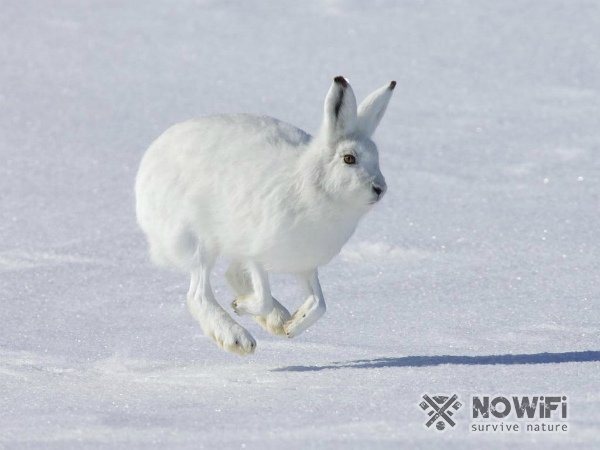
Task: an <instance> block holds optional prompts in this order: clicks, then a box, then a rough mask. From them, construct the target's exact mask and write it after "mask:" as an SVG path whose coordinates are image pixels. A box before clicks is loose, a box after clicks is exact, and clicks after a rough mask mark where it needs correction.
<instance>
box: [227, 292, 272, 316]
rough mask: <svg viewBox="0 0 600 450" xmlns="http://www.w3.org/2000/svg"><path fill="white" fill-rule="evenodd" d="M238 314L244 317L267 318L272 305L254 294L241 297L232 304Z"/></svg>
mask: <svg viewBox="0 0 600 450" xmlns="http://www.w3.org/2000/svg"><path fill="white" fill-rule="evenodd" d="M231 307H232V308H233V310H234V311H235V313H236V314H238V315H240V316H242V315H244V314H249V315H251V316H266V315H267V314H269V312H270V310H271V305H270V304H268V303H267V302H266V301H264V300H263V299H261V298H258V297H257V296H256V295H254V294H247V295H240V296H238V297H236V299H235V300H234V301H233V302H232V303H231Z"/></svg>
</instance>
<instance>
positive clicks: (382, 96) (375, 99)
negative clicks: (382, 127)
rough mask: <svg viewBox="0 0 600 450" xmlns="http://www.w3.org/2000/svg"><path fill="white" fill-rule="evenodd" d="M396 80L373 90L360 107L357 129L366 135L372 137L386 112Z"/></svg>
mask: <svg viewBox="0 0 600 450" xmlns="http://www.w3.org/2000/svg"><path fill="white" fill-rule="evenodd" d="M395 87H396V82H395V81H392V82H390V83H388V84H386V85H385V86H383V87H380V88H379V89H377V90H376V91H374V92H372V93H371V94H370V95H369V96H368V97H367V98H365V99H364V100H363V102H362V103H361V104H360V106H359V107H358V117H357V119H356V128H357V131H358V132H359V133H360V134H362V135H363V136H366V137H371V136H372V135H373V133H374V132H375V129H376V128H377V125H379V121H380V120H381V118H382V117H383V114H384V113H385V109H386V108H387V105H388V103H389V101H390V98H392V93H393V92H394V88H395Z"/></svg>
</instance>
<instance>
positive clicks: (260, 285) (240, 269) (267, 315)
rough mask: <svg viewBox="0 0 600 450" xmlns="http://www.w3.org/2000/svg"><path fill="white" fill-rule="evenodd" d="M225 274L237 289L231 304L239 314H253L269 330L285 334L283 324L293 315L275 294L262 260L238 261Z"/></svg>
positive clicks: (233, 287) (230, 283) (273, 332)
mask: <svg viewBox="0 0 600 450" xmlns="http://www.w3.org/2000/svg"><path fill="white" fill-rule="evenodd" d="M225 278H226V279H227V281H228V283H229V285H230V286H231V288H232V289H233V291H234V292H235V295H236V299H235V300H234V301H233V303H232V304H231V306H232V307H233V309H234V310H235V312H236V313H237V314H250V315H252V317H253V318H254V320H255V321H256V322H257V323H258V324H259V325H260V326H261V327H263V328H264V329H265V330H267V331H268V332H269V333H271V334H275V335H279V336H285V331H284V330H283V324H284V323H285V322H286V321H287V320H289V319H290V317H291V315H290V313H289V312H288V310H287V309H286V308H285V307H284V306H283V305H282V304H281V303H279V302H278V301H277V300H276V299H275V298H273V296H272V295H271V287H270V285H269V277H268V274H267V272H266V271H265V270H264V269H263V268H262V267H261V266H260V265H259V264H256V263H248V264H246V268H244V266H243V265H242V264H241V263H239V262H237V261H235V262H233V263H232V264H231V266H230V267H229V269H227V272H225Z"/></svg>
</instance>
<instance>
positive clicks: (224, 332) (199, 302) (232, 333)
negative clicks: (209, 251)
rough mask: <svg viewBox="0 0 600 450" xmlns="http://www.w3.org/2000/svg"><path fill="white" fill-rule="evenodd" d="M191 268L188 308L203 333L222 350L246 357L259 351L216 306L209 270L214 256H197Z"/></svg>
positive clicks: (245, 334)
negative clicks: (194, 264) (195, 262)
mask: <svg viewBox="0 0 600 450" xmlns="http://www.w3.org/2000/svg"><path fill="white" fill-rule="evenodd" d="M197 259H198V261H197V265H196V267H194V268H192V273H191V281H190V289H189V291H188V295H187V305H188V308H189V310H190V312H191V314H192V316H193V317H194V318H195V319H196V320H197V321H198V323H200V326H201V327H202V331H203V332H204V334H205V335H206V336H208V337H209V338H211V339H212V340H213V341H215V343H216V344H217V345H218V346H219V347H221V348H222V349H224V350H226V351H228V352H233V353H238V354H240V355H247V354H249V353H253V352H254V349H255V348H256V341H255V340H254V338H253V337H252V336H251V335H250V333H248V331H246V330H245V329H244V328H242V327H241V326H240V325H239V324H237V323H236V322H235V321H234V320H233V319H232V318H231V316H229V314H227V313H226V312H225V310H223V308H221V306H220V305H219V304H218V303H217V300H216V299H215V296H214V294H213V292H212V288H211V286H210V280H209V277H210V270H211V268H212V265H213V262H214V257H212V256H207V255H202V254H200V255H198V257H197Z"/></svg>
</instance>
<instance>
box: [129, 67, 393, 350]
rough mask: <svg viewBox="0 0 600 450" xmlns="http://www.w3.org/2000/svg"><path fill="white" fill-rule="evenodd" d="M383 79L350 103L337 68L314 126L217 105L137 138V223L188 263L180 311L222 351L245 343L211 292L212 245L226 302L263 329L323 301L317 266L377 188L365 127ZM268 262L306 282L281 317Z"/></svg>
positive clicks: (310, 315)
mask: <svg viewBox="0 0 600 450" xmlns="http://www.w3.org/2000/svg"><path fill="white" fill-rule="evenodd" d="M394 86H395V83H393V82H392V83H391V84H387V85H386V86H384V87H382V88H381V89H378V90H377V91H375V92H374V93H373V94H371V95H370V96H369V97H367V99H366V100H365V101H364V102H363V104H361V105H360V106H359V107H358V112H357V107H356V99H355V97H354V93H353V92H352V88H351V87H350V85H349V84H348V82H347V81H346V80H345V79H344V78H342V77H336V79H335V80H334V82H333V84H332V86H331V88H330V90H329V92H328V94H327V97H326V99H325V114H324V120H323V126H322V128H321V130H320V132H319V133H318V134H317V136H316V137H311V136H310V135H308V134H307V133H305V132H304V131H302V130H300V129H298V128H296V127H294V126H292V125H288V124H286V123H283V122H280V121H278V120H276V119H273V118H270V117H257V116H251V115H246V114H236V115H219V116H211V117H205V118H201V119H196V120H190V121H187V122H183V123H180V124H177V125H175V126H173V127H171V128H169V129H168V130H167V131H165V132H164V133H163V134H162V135H161V136H160V137H159V138H158V139H156V141H154V142H153V143H152V145H151V146H150V148H148V150H147V152H146V154H145V155H144V158H143V159H142V162H141V165H140V168H139V171H138V174H137V179H136V201H137V204H136V210H137V218H138V223H139V225H140V227H141V228H142V230H143V231H144V232H145V234H146V236H147V238H148V242H149V244H150V251H151V256H152V259H153V261H155V262H156V263H159V264H163V265H169V266H175V267H178V268H180V269H183V270H187V271H190V272H191V283H190V290H189V292H188V306H189V308H190V311H191V313H192V315H193V316H194V317H195V318H196V319H197V320H198V322H199V323H200V325H201V326H202V329H203V331H204V333H205V334H206V335H208V336H209V337H211V338H212V339H213V340H215V342H216V343H217V344H218V345H219V346H221V347H222V348H224V349H225V350H228V351H233V352H236V353H240V354H247V353H251V352H253V351H254V348H255V346H256V343H255V341H254V339H253V338H252V336H250V334H249V333H248V332H247V331H246V330H245V329H244V328H242V327H241V326H240V325H238V324H237V323H236V322H234V321H233V319H232V318H231V317H230V316H229V315H228V314H227V313H226V312H225V311H224V310H223V309H222V308H221V307H220V306H219V305H218V303H217V302H216V300H215V298H214V295H213V293H212V290H211V288H210V281H209V275H210V271H211V268H212V266H213V264H214V261H215V259H216V257H217V256H218V255H223V256H225V257H227V258H229V259H230V260H231V261H232V265H231V267H230V268H229V270H228V271H227V280H228V282H229V284H230V286H231V287H232V289H233V290H234V292H235V294H236V300H235V301H234V303H233V307H234V309H235V310H236V312H237V313H238V314H249V315H252V316H253V317H254V318H255V319H256V320H257V322H258V323H259V324H260V325H262V326H263V327H264V328H265V329H267V330H268V331H270V332H271V333H274V334H281V335H287V336H289V337H293V336H296V335H297V334H299V333H301V332H302V331H304V330H305V329H306V328H308V327H309V326H310V325H312V324H313V323H314V322H316V321H317V319H318V318H319V317H320V316H321V315H322V314H323V313H324V312H325V301H324V299H323V294H322V292H321V288H320V285H319V279H318V275H317V267H318V266H321V265H323V264H326V263H327V262H328V261H330V260H331V259H332V258H333V257H334V256H335V255H337V254H338V253H339V251H340V250H341V248H342V246H343V245H344V244H345V243H346V241H347V240H348V239H349V238H350V236H351V235H352V233H353V232H354V230H355V228H356V226H357V224H358V221H359V219H360V218H361V217H362V216H363V215H364V214H365V213H366V212H367V211H368V210H369V208H370V207H371V206H372V204H373V203H375V202H376V201H377V200H379V198H381V196H382V195H383V193H384V192H385V189H386V185H385V180H384V178H383V175H382V174H381V172H380V170H379V160H378V153H377V148H376V146H375V144H374V143H373V142H372V141H371V140H370V136H371V134H372V133H373V132H374V130H375V128H376V126H377V124H378V123H379V120H380V119H381V116H382V115H383V112H384V111H385V108H386V106H387V103H388V101H389V99H390V97H391V93H392V90H393V88H394ZM345 155H353V156H355V158H356V164H352V165H350V164H347V163H345V162H344V156H345ZM374 186H375V187H377V188H378V189H379V190H380V191H381V193H380V194H377V193H376V192H375V191H374ZM270 272H288V273H293V274H296V275H298V277H299V278H300V280H301V282H302V285H303V286H304V288H305V291H306V294H307V299H306V300H305V302H304V303H303V304H302V306H301V307H300V308H299V309H298V311H296V312H295V313H294V315H293V316H291V317H290V313H289V312H288V311H287V310H286V309H285V307H283V306H282V305H281V304H280V303H279V302H278V301H277V300H275V299H274V298H273V297H272V296H271V291H270V287H269V280H268V274H269V273H270Z"/></svg>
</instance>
